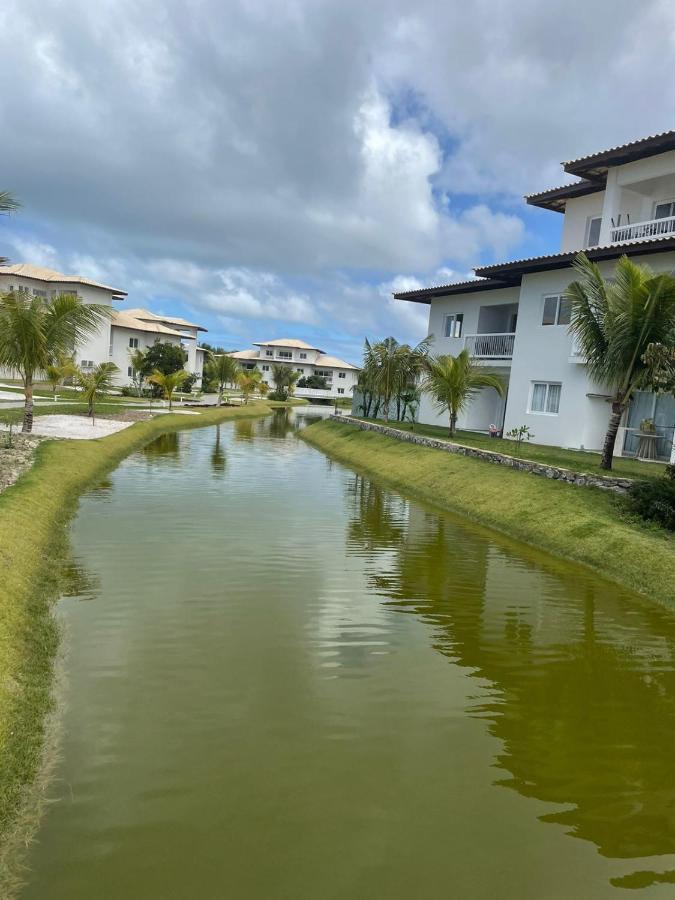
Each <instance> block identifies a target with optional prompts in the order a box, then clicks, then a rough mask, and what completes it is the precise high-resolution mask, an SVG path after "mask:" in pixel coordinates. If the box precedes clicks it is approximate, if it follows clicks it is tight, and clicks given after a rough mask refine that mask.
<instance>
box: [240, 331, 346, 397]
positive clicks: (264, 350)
mask: <svg viewBox="0 0 675 900" xmlns="http://www.w3.org/2000/svg"><path fill="white" fill-rule="evenodd" d="M253 346H254V347H258V348H259V349H258V350H238V351H237V352H235V353H231V354H230V356H233V357H234V358H235V359H236V360H237V361H238V362H239V364H240V365H241V366H242V368H244V369H259V370H260V372H261V374H262V377H263V381H265V382H266V383H267V384H269V385H270V386H271V387H273V386H274V382H273V380H272V366H273V365H274V364H281V365H285V366H290V367H291V368H292V369H294V370H295V371H296V372H297V373H298V375H299V376H300V378H303V377H304V378H309V377H310V376H311V375H319V376H321V377H322V378H324V379H325V382H326V387H325V388H308V387H296V388H295V391H294V394H295V396H296V397H304V398H306V399H307V400H334V399H337V398H339V397H343V396H344V397H348V398H351V396H352V391H353V390H354V385H355V384H356V379H357V377H358V374H359V370H358V369H357V368H356V366H352V365H351V364H350V363H348V362H345V361H344V360H342V359H337V357H335V356H328V355H327V354H326V353H324V352H323V350H319V348H318V347H312V346H311V344H307V343H305V341H301V340H297V339H296V338H281V339H279V340H277V341H261V342H259V343H254V345H253Z"/></svg>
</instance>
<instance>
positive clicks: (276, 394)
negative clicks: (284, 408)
mask: <svg viewBox="0 0 675 900" xmlns="http://www.w3.org/2000/svg"><path fill="white" fill-rule="evenodd" d="M267 399H268V400H280V401H282V402H283V401H285V400H288V394H287V393H286V392H285V391H270V392H269V394H268V395H267Z"/></svg>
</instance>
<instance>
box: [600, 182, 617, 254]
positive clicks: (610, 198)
mask: <svg viewBox="0 0 675 900" xmlns="http://www.w3.org/2000/svg"><path fill="white" fill-rule="evenodd" d="M616 175H617V173H616V169H610V170H609V172H608V173H607V187H606V188H605V199H604V202H603V205H602V223H601V225H600V246H601V247H604V246H606V245H607V244H611V243H612V219H613V220H614V223H615V224H616V223H617V222H618V221H619V213H620V212H621V187H620V186H619V184H617V177H616Z"/></svg>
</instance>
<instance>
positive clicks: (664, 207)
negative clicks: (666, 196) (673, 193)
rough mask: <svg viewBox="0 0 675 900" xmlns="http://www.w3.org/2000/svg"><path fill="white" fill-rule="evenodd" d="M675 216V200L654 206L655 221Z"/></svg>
mask: <svg viewBox="0 0 675 900" xmlns="http://www.w3.org/2000/svg"><path fill="white" fill-rule="evenodd" d="M672 216H675V200H666V201H664V202H663V203H657V204H655V206H654V218H655V219H670V218H671V217H672Z"/></svg>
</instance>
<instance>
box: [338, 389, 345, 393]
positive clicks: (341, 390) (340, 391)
mask: <svg viewBox="0 0 675 900" xmlns="http://www.w3.org/2000/svg"><path fill="white" fill-rule="evenodd" d="M337 392H338V394H344V392H345V389H344V388H338V389H337Z"/></svg>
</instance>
